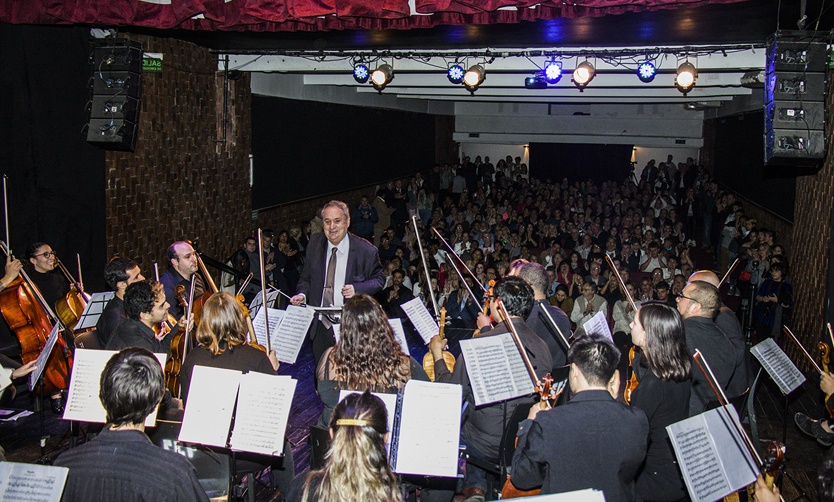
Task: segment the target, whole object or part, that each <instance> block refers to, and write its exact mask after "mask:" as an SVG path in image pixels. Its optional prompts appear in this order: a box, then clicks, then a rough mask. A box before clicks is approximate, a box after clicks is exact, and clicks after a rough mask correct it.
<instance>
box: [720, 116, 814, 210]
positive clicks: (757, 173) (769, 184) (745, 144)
mask: <svg viewBox="0 0 834 502" xmlns="http://www.w3.org/2000/svg"><path fill="white" fill-rule="evenodd" d="M712 122H713V125H714V127H715V138H714V141H715V146H714V149H713V151H714V152H715V159H714V163H715V169H714V173H715V178H716V179H717V180H718V182H719V183H721V184H722V185H724V186H726V187H727V188H730V189H731V190H734V191H736V192H738V193H739V194H741V195H743V196H744V197H745V198H747V199H750V200H752V201H753V202H755V203H756V204H759V205H760V206H762V207H764V208H765V209H768V210H770V211H773V212H774V213H776V214H778V215H779V216H781V217H783V218H785V219H787V220H789V221H793V217H794V213H793V209H794V201H795V200H796V176H797V174H798V172H797V170H796V169H793V168H767V167H764V133H763V131H764V113H763V112H761V111H757V112H750V113H742V114H739V115H733V116H730V117H722V118H720V119H714V120H713V121H712Z"/></svg>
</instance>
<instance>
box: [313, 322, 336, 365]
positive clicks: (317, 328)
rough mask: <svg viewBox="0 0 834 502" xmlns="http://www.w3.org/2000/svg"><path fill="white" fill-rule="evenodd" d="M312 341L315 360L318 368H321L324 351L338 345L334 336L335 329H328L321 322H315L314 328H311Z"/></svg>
mask: <svg viewBox="0 0 834 502" xmlns="http://www.w3.org/2000/svg"><path fill="white" fill-rule="evenodd" d="M310 339H311V340H312V342H313V359H315V361H316V368H318V366H319V361H320V360H321V356H322V354H324V351H325V350H327V349H329V348H330V347H332V346H334V345H336V339H335V337H334V336H333V329H332V328H326V327H325V326H324V324H322V323H321V321H320V320H318V319H316V320H314V321H313V326H312V327H311V328H310Z"/></svg>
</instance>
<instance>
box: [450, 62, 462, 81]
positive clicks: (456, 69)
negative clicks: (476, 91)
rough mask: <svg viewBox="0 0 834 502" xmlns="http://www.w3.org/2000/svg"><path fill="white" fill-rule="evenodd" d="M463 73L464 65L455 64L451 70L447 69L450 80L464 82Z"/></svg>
mask: <svg viewBox="0 0 834 502" xmlns="http://www.w3.org/2000/svg"><path fill="white" fill-rule="evenodd" d="M463 73H464V72H463V66H461V65H459V64H455V65H452V66H450V67H449V70H448V71H446V76H447V77H449V82H451V83H453V84H459V83H461V82H463Z"/></svg>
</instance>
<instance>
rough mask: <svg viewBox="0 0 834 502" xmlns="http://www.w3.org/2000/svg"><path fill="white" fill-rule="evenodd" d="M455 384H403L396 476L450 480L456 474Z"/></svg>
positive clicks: (457, 387)
mask: <svg viewBox="0 0 834 502" xmlns="http://www.w3.org/2000/svg"><path fill="white" fill-rule="evenodd" d="M462 399H463V390H462V388H461V386H460V385H457V384H444V383H431V382H421V381H418V380H410V381H409V382H408V383H406V384H405V393H404V397H403V404H402V410H401V413H402V420H401V422H400V430H399V435H400V437H399V448H398V451H397V465H396V472H397V473H400V474H419V475H428V476H442V477H449V478H453V477H455V476H457V472H458V454H459V451H458V449H459V447H460V415H461V413H460V405H461V401H462Z"/></svg>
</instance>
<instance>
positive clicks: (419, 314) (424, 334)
mask: <svg viewBox="0 0 834 502" xmlns="http://www.w3.org/2000/svg"><path fill="white" fill-rule="evenodd" d="M402 309H403V312H405V315H407V316H408V318H409V319H410V320H411V324H413V325H414V328H415V329H416V330H417V333H419V334H420V338H422V339H423V342H425V343H426V344H427V345H428V343H429V342H430V341H431V339H432V337H433V336H434V335H436V334H438V333H439V332H440V327H438V325H437V321H435V320H434V317H432V315H431V313H430V312H429V311H428V309H427V308H426V306H425V305H423V300H421V299H420V298H414V299H413V300H410V301H407V302H405V303H403V304H402Z"/></svg>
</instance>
